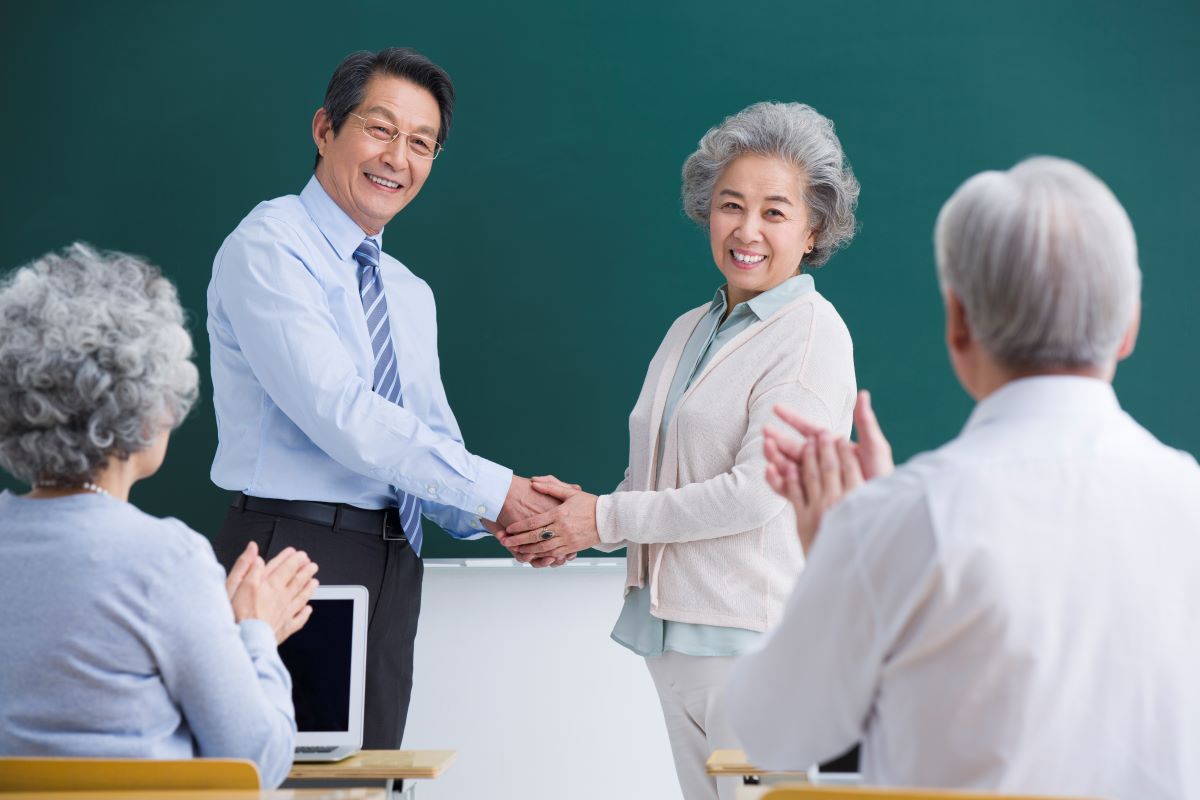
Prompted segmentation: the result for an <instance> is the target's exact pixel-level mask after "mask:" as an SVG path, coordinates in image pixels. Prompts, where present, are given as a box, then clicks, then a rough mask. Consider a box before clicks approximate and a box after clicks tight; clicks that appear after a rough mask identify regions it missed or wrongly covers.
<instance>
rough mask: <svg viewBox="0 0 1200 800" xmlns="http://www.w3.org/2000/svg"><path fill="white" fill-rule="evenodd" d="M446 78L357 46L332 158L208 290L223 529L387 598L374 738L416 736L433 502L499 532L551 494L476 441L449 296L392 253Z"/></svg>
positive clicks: (252, 229) (233, 243) (335, 98)
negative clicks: (426, 541)
mask: <svg viewBox="0 0 1200 800" xmlns="http://www.w3.org/2000/svg"><path fill="white" fill-rule="evenodd" d="M453 107H454V89H453V87H452V85H451V83H450V78H449V76H448V75H447V74H446V73H445V72H444V71H443V70H442V69H441V68H439V67H438V66H437V65H435V64H433V63H432V62H431V61H429V60H428V59H426V58H425V57H424V56H422V55H420V54H419V53H416V52H414V51H412V50H409V49H405V48H390V49H387V50H383V51H381V52H379V53H369V52H358V53H353V54H351V55H350V56H348V57H347V58H346V59H345V60H344V61H343V62H342V63H341V65H340V66H339V67H338V68H337V70H336V71H335V72H334V74H333V78H332V79H331V80H330V83H329V87H328V89H327V91H326V94H325V102H324V105H323V106H322V107H321V108H320V109H319V110H318V111H317V112H316V115H315V117H314V118H313V139H314V141H315V142H316V145H317V151H318V154H317V162H316V167H315V170H314V174H313V177H312V178H311V179H310V180H309V181H308V184H307V185H306V186H305V187H304V190H303V191H302V192H301V193H300V194H299V196H296V195H288V196H285V197H279V198H276V199H274V200H269V201H267V202H264V203H260V204H259V205H258V206H257V207H256V208H255V209H254V210H253V211H251V212H250V214H249V215H248V216H247V217H246V218H245V219H244V220H242V222H241V223H240V224H239V225H238V227H237V228H236V229H235V230H234V231H233V233H231V234H230V235H229V237H228V238H227V239H226V240H225V243H224V244H223V245H222V246H221V249H220V251H219V252H218V253H217V256H216V259H215V261H214V263H213V277H212V282H211V283H210V284H209V289H208V333H209V337H210V340H211V344H212V376H213V391H214V395H215V405H216V414H217V431H218V435H219V442H218V445H217V454H216V458H215V459H214V461H213V467H212V479H213V481H214V482H215V483H216V484H217V485H218V486H221V487H222V488H225V489H229V490H231V491H233V492H235V495H234V500H233V504H232V506H231V508H230V510H229V515H228V517H227V518H226V520H225V523H224V524H223V525H222V527H221V530H220V532H219V533H218V534H217V537H216V540H215V542H214V545H215V549H216V552H217V556H218V558H220V560H221V561H222V563H224V564H225V566H226V568H228V567H229V566H230V565H231V564H232V563H233V561H234V560H236V558H237V555H238V554H239V553H241V551H242V550H243V549H244V548H245V546H246V543H247V542H248V541H251V540H253V541H256V542H257V543H258V545H259V548H260V551H261V552H262V553H263V554H264V556H266V557H268V558H269V557H270V556H271V555H272V554H274V553H275V552H277V551H279V550H280V549H282V548H284V547H286V546H288V545H291V546H294V547H296V548H298V549H301V550H304V551H306V552H307V553H308V554H309V556H310V557H311V558H312V559H313V560H314V561H316V562H317V563H319V564H320V566H321V580H322V582H323V583H326V584H359V585H362V586H366V587H367V589H368V591H369V592H370V596H371V619H370V625H369V632H368V640H367V686H366V716H365V721H364V732H363V746H364V747H367V748H376V749H391V748H397V747H399V746H400V742H401V739H402V737H403V734H404V722H405V718H406V716H407V713H408V702H409V696H410V693H411V688H412V661H413V658H412V657H413V640H414V638H415V636H416V628H417V615H418V613H419V611H420V603H421V576H422V564H421V560H420V547H421V516H422V515H424V516H426V517H428V518H429V519H431V520H433V521H434V522H435V523H437V524H438V525H440V526H441V527H442V528H444V529H445V530H447V531H449V532H450V534H451V535H452V536H456V537H459V538H475V537H478V536H483V535H485V526H484V523H485V521H498V522H499V523H501V524H507V523H510V522H514V521H516V520H519V519H522V518H524V517H526V516H529V515H531V514H533V513H537V512H538V511H540V510H544V509H546V508H549V507H550V506H552V505H555V504H556V502H557V501H553V500H551V499H550V498H548V497H546V496H544V495H540V494H538V493H536V492H534V491H533V490H532V489H531V488H530V485H529V481H528V480H526V479H525V478H521V477H517V476H514V475H513V473H512V470H510V469H507V468H506V467H503V466H501V465H499V464H496V463H493V462H491V461H488V460H487V459H484V458H480V457H479V456H477V455H474V454H472V453H470V452H469V451H468V450H467V449H466V447H464V446H463V441H462V435H461V433H460V432H459V428H458V424H457V423H456V422H455V419H454V414H453V413H452V412H451V410H450V406H449V404H448V403H447V400H446V394H445V391H444V390H443V388H442V381H441V376H440V375H439V372H438V355H437V328H436V321H435V314H434V302H433V294H432V293H431V292H430V290H429V287H428V285H426V283H425V282H424V281H422V280H421V279H420V278H418V277H417V276H415V275H414V274H413V273H411V272H410V271H409V270H408V269H407V268H406V267H405V266H404V265H403V264H401V263H400V262H399V261H396V260H395V259H393V258H391V257H390V256H388V255H387V254H385V253H383V252H382V249H381V241H382V232H383V228H384V226H385V225H386V224H387V223H388V222H389V221H390V220H391V219H392V217H394V216H395V215H396V214H397V213H398V212H399V211H400V210H401V209H403V208H404V207H405V206H407V205H408V203H409V202H410V201H412V199H413V198H414V197H416V196H417V193H418V192H419V191H420V190H421V187H422V186H423V185H424V183H425V180H426V178H428V177H429V172H430V169H431V168H432V166H433V163H434V159H435V158H436V157H437V155H438V153H439V152H440V151H441V148H442V145H443V143H444V142H445V139H446V133H447V131H448V129H449V127H450V119H451V115H452V113H453Z"/></svg>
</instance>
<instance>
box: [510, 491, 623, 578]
mask: <svg viewBox="0 0 1200 800" xmlns="http://www.w3.org/2000/svg"><path fill="white" fill-rule="evenodd" d="M532 485H533V488H534V489H535V490H536V491H538V492H541V493H543V494H545V495H548V496H550V497H553V498H555V499H557V500H559V501H561V503H562V504H561V505H559V506H558V507H556V508H553V509H551V510H549V511H546V512H543V513H541V514H536V515H533V516H530V517H527V518H525V519H522V520H518V521H517V522H514V523H512V524H510V525H509V526H508V527H507V529H506V530H505V534H504V536H503V537H501V538H500V541H501V543H502V544H503V545H504V546H505V547H507V548H509V549H510V550H512V551H513V553H514V554H520V555H524V556H533V557H535V558H556V559H561V558H573V557H574V555H575V553H578V552H579V551H580V550H586V549H587V548H589V547H592V546H593V545H596V544H599V543H600V534H599V532H598V531H597V529H596V499H597V498H596V495H594V494H589V493H588V492H585V491H583V490H582V489H581V488H580V487H579V485H578V484H574V483H564V482H562V481H560V480H559V479H558V478H556V477H554V476H553V475H542V476H539V477H536V478H534V479H533V481H532Z"/></svg>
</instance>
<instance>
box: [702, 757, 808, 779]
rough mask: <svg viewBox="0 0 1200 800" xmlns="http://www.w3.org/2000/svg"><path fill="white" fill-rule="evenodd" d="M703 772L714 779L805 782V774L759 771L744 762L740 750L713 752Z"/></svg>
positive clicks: (705, 763) (744, 759)
mask: <svg viewBox="0 0 1200 800" xmlns="http://www.w3.org/2000/svg"><path fill="white" fill-rule="evenodd" d="M704 771H705V772H706V773H707V774H709V775H712V776H714V777H728V776H730V775H779V776H787V777H793V776H794V777H795V778H796V779H797V780H798V781H807V780H808V773H807V772H778V771H774V770H765V769H759V768H758V767H756V766H754V765H753V764H750V763H748V762H747V761H746V754H745V753H744V752H743V751H741V750H714V751H713V753H712V755H710V756H709V757H708V760H707V761H705V762H704Z"/></svg>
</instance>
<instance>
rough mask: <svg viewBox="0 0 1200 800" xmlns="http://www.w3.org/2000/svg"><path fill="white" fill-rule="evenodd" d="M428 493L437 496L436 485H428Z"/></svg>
mask: <svg viewBox="0 0 1200 800" xmlns="http://www.w3.org/2000/svg"><path fill="white" fill-rule="evenodd" d="M429 493H430V494H431V495H433V496H434V497H437V487H436V486H430V487H429Z"/></svg>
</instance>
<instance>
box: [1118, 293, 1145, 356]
mask: <svg viewBox="0 0 1200 800" xmlns="http://www.w3.org/2000/svg"><path fill="white" fill-rule="evenodd" d="M1141 325H1142V301H1141V298H1138V301H1137V305H1136V306H1134V307H1133V319H1131V320H1130V321H1129V327H1128V328H1126V329H1125V335H1124V336H1122V337H1121V346H1120V347H1118V348H1117V361H1121V360H1122V359H1125V358H1128V357H1129V356H1130V355H1132V353H1133V347H1134V345H1136V344H1137V335H1138V328H1140V327H1141Z"/></svg>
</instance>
